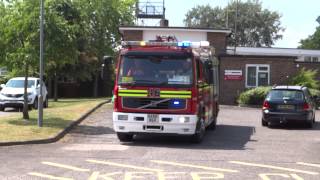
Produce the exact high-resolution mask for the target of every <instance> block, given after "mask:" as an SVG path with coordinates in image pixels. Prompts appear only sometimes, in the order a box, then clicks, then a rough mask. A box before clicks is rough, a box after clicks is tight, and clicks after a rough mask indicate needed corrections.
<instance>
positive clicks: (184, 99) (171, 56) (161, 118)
mask: <svg viewBox="0 0 320 180" xmlns="http://www.w3.org/2000/svg"><path fill="white" fill-rule="evenodd" d="M116 72H117V73H116V81H115V86H114V91H113V92H114V97H113V102H114V112H113V126H114V130H115V132H116V133H117V136H118V139H119V140H120V141H122V142H126V141H132V139H133V136H134V135H135V134H140V133H158V134H172V135H187V136H189V137H191V139H192V141H194V142H201V140H202V139H203V137H204V134H205V130H206V129H214V128H215V126H216V122H217V115H218V111H219V106H218V85H219V82H218V60H217V58H216V57H215V56H214V48H213V47H210V46H209V42H207V41H201V42H187V41H184V42H159V39H158V41H152V42H144V41H142V42H137V41H124V42H122V49H121V50H120V53H119V57H118V63H117V71H116Z"/></svg>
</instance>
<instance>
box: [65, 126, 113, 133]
mask: <svg viewBox="0 0 320 180" xmlns="http://www.w3.org/2000/svg"><path fill="white" fill-rule="evenodd" d="M70 134H83V135H103V134H114V130H113V129H112V128H110V127H104V126H87V125H78V126H77V127H76V128H75V129H73V130H72V131H71V132H70Z"/></svg>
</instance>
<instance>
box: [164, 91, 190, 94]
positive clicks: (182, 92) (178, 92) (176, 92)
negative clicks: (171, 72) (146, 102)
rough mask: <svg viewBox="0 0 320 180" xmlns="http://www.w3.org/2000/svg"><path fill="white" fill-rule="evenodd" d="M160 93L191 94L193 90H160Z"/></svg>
mask: <svg viewBox="0 0 320 180" xmlns="http://www.w3.org/2000/svg"><path fill="white" fill-rule="evenodd" d="M160 94H191V91H160Z"/></svg>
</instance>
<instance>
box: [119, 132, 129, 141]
mask: <svg viewBox="0 0 320 180" xmlns="http://www.w3.org/2000/svg"><path fill="white" fill-rule="evenodd" d="M117 136H118V139H119V140H120V141H121V142H130V141H132V140H133V134H129V133H120V132H118V133H117Z"/></svg>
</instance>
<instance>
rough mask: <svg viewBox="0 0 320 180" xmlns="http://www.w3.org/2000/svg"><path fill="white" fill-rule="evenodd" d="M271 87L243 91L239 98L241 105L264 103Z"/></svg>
mask: <svg viewBox="0 0 320 180" xmlns="http://www.w3.org/2000/svg"><path fill="white" fill-rule="evenodd" d="M270 90H271V87H269V86H267V87H257V88H253V89H248V90H246V91H244V92H242V93H241V94H240V96H239V98H238V103H239V104H240V105H262V104H263V100H264V98H265V97H266V95H267V93H268V92H269V91H270Z"/></svg>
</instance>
